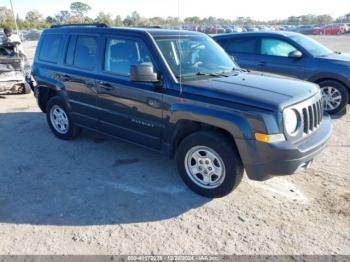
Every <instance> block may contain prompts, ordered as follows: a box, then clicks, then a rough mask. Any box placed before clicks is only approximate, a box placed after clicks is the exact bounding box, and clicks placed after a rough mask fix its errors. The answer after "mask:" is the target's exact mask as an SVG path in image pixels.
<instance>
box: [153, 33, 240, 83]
mask: <svg viewBox="0 0 350 262" xmlns="http://www.w3.org/2000/svg"><path fill="white" fill-rule="evenodd" d="M156 41H157V44H158V46H159V48H160V50H161V52H162V53H163V56H164V57H165V59H166V61H167V63H168V64H169V66H170V68H171V70H172V71H173V73H174V75H175V76H176V77H177V78H180V77H193V76H199V75H212V76H214V75H217V74H222V73H225V72H231V71H232V70H233V69H235V68H238V66H237V65H236V64H235V63H234V62H233V60H232V59H231V58H230V57H229V56H228V55H227V54H226V52H225V51H224V50H223V49H222V48H221V47H220V46H219V45H218V44H216V42H214V40H212V39H211V38H209V37H207V36H193V37H192V36H173V37H159V38H156Z"/></svg>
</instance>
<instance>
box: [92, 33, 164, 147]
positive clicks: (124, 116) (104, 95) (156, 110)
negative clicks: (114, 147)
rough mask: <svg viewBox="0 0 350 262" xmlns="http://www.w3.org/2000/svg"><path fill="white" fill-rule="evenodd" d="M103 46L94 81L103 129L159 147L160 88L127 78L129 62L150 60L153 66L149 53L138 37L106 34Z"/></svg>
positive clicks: (161, 97)
mask: <svg viewBox="0 0 350 262" xmlns="http://www.w3.org/2000/svg"><path fill="white" fill-rule="evenodd" d="M104 46H105V48H104V49H105V52H104V55H103V59H102V60H103V61H101V63H100V64H101V65H102V68H101V74H100V76H99V79H98V83H97V86H98V87H97V88H98V99H97V107H98V109H99V112H100V113H99V118H100V124H101V127H102V130H103V131H104V132H105V133H108V134H110V135H112V136H116V137H119V138H122V139H125V140H129V141H131V142H135V143H137V144H142V145H144V146H147V147H150V148H153V149H156V150H160V149H161V137H162V134H163V130H164V128H165V125H164V123H163V119H162V112H163V102H162V100H163V94H162V89H161V88H160V87H158V88H157V87H156V86H155V84H153V83H141V82H137V83H136V82H132V81H131V80H130V67H131V66H132V65H136V64H143V63H149V64H153V66H155V64H154V63H153V61H154V60H153V59H152V55H151V53H150V52H149V50H148V48H147V47H146V44H145V43H144V42H143V40H141V39H139V38H132V37H122V36H110V37H109V36H107V37H106V38H105V40H104ZM156 70H157V69H156V68H155V71H156Z"/></svg>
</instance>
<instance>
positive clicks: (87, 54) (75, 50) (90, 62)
mask: <svg viewBox="0 0 350 262" xmlns="http://www.w3.org/2000/svg"><path fill="white" fill-rule="evenodd" d="M96 51H97V38H96V37H94V36H82V35H79V36H70V38H69V42H68V48H67V54H66V64H67V65H71V66H75V67H79V68H82V69H88V70H93V69H94V68H95V65H96Z"/></svg>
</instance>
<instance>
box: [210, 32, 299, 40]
mask: <svg viewBox="0 0 350 262" xmlns="http://www.w3.org/2000/svg"><path fill="white" fill-rule="evenodd" d="M294 35H300V33H296V32H290V31H273V32H271V31H266V32H263V31H260V32H242V33H229V34H227V33H226V34H217V35H214V36H213V38H230V37H241V36H243V37H245V36H285V37H290V36H294Z"/></svg>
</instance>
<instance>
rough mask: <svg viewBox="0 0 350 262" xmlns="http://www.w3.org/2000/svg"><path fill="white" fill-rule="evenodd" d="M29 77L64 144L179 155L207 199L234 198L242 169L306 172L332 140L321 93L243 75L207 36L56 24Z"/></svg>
mask: <svg viewBox="0 0 350 262" xmlns="http://www.w3.org/2000/svg"><path fill="white" fill-rule="evenodd" d="M179 34H181V37H179ZM62 50H65V51H63V52H62ZM33 76H34V78H35V80H36V82H37V83H38V86H37V87H35V91H34V93H35V95H36V97H37V100H38V104H39V106H40V108H41V109H42V110H43V111H44V112H46V115H47V121H48V124H49V126H50V128H51V130H52V132H53V133H54V134H55V135H56V136H57V137H58V138H60V139H72V138H74V137H75V136H77V135H78V134H79V131H80V128H86V129H90V130H93V131H95V132H99V133H101V134H104V135H108V136H110V137H115V138H119V139H123V140H126V141H130V142H132V143H134V144H139V145H142V146H144V147H147V148H150V149H152V150H155V151H159V152H163V153H167V154H168V155H169V156H171V157H172V156H175V159H176V162H177V166H178V170H179V173H180V176H181V177H182V179H183V181H184V182H185V183H186V184H187V185H188V186H189V187H190V188H191V189H192V190H194V191H195V192H197V193H199V194H201V195H203V196H206V197H221V196H224V195H227V194H228V193H230V192H231V191H232V190H233V189H234V188H235V187H236V186H237V185H238V184H239V182H240V180H241V178H242V175H243V168H244V169H245V170H246V172H247V174H248V176H249V177H250V178H251V179H255V180H265V179H268V178H269V177H270V176H273V175H283V174H284V175H287V174H292V173H294V172H295V171H299V170H303V169H305V168H307V167H308V166H309V165H310V163H311V162H312V160H313V158H314V157H315V156H316V155H318V154H319V153H320V152H321V151H322V149H323V148H324V147H325V145H326V142H327V140H328V139H329V137H330V134H331V124H330V120H329V118H328V117H327V116H323V109H322V104H321V92H320V90H319V88H318V87H317V86H316V85H314V84H311V83H307V82H304V81H299V80H293V79H284V78H279V77H278V78H276V77H270V76H260V75H259V74H253V73H252V74H251V73H247V72H245V71H242V70H241V69H240V68H238V67H236V66H235V63H234V62H233V61H232V60H231V58H230V57H229V56H228V55H227V54H226V53H225V51H224V50H223V49H222V48H221V47H220V46H219V45H218V44H216V43H215V42H214V41H213V40H212V39H211V38H209V37H208V36H206V35H204V34H201V33H194V32H189V31H182V32H179V31H173V30H161V29H142V28H133V29H117V28H107V27H105V26H104V25H97V26H96V27H92V26H87V27H83V26H58V27H56V28H53V29H49V30H45V31H44V33H43V35H42V37H41V38H40V42H39V44H38V48H37V51H36V54H35V59H34V64H33Z"/></svg>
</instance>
